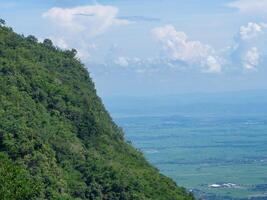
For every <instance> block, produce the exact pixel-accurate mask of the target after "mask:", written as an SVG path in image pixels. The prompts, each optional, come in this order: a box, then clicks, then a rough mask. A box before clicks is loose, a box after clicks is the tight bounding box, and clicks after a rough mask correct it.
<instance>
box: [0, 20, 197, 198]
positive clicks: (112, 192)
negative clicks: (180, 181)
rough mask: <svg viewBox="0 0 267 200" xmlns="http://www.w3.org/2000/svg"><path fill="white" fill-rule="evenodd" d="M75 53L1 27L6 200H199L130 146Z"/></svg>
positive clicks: (0, 187)
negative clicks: (195, 199)
mask: <svg viewBox="0 0 267 200" xmlns="http://www.w3.org/2000/svg"><path fill="white" fill-rule="evenodd" d="M76 53H77V52H76V50H74V49H72V50H61V49H59V48H57V47H55V46H54V45H53V43H52V41H51V40H49V39H45V40H44V41H43V42H42V43H39V42H38V41H37V39H36V38H35V37H34V36H27V37H25V36H23V35H18V34H16V33H14V32H13V30H12V29H11V28H9V27H7V26H5V24H4V21H3V20H1V21H0V120H1V123H0V159H1V164H0V199H3V200H7V199H8V200H9V199H17V200H20V199H21V200H22V199H60V200H61V199H62V200H70V199H75V200H78V199H96V200H100V199H122V200H128V199H129V200H130V199H131V200H135V199H136V200H139V199H144V200H145V199H151V200H152V199H153V200H157V199H159V200H168V199H169V200H174V199H177V200H180V199H181V200H191V199H194V197H193V195H192V194H190V193H188V192H187V191H186V190H185V189H184V188H180V187H177V185H176V184H175V183H174V182H173V181H172V180H171V179H170V178H167V177H165V176H164V175H162V174H160V173H159V171H158V170H157V169H156V168H154V167H153V166H151V165H150V164H149V163H148V162H147V161H146V160H145V158H144V156H143V154H142V153H141V152H139V151H138V150H136V149H134V148H133V147H132V146H131V145H130V144H129V143H126V142H125V140H124V136H123V131H122V129H121V128H120V127H118V126H117V125H116V124H115V123H114V122H113V120H112V118H111V117H110V115H109V113H108V111H107V110H106V109H105V107H104V105H103V103H102V101H101V99H100V98H99V97H98V96H97V94H96V89H95V86H94V83H93V81H92V79H91V78H90V76H89V73H88V72H87V70H86V68H85V66H84V65H83V64H82V63H81V62H80V60H78V59H77V58H76Z"/></svg>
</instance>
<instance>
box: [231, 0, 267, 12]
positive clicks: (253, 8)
mask: <svg viewBox="0 0 267 200" xmlns="http://www.w3.org/2000/svg"><path fill="white" fill-rule="evenodd" d="M228 6H229V7H231V8H236V9H238V10H239V11H240V12H243V13H265V12H267V0H238V1H233V2H231V3H229V4H228Z"/></svg>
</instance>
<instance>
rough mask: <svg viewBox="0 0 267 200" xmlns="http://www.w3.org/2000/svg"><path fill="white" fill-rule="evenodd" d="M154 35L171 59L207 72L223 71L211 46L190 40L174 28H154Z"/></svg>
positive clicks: (169, 26)
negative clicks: (196, 66) (198, 67)
mask: <svg viewBox="0 0 267 200" xmlns="http://www.w3.org/2000/svg"><path fill="white" fill-rule="evenodd" d="M152 34H153V35H154V37H155V38H156V39H157V40H158V41H159V42H160V43H161V44H162V45H163V49H164V50H165V51H166V52H167V54H168V56H169V57H170V58H171V59H173V60H178V61H183V62H185V63H186V64H188V65H194V66H195V65H198V66H200V67H202V68H204V71H205V72H214V73H218V72H220V71H221V65H220V62H219V60H218V59H217V56H215V55H214V54H215V53H214V50H213V49H212V48H211V47H210V46H209V45H205V44H202V43H201V42H199V41H191V40H189V39H188V36H187V35H186V34H185V33H184V32H179V31H176V29H175V27H174V26H172V25H167V26H163V27H157V28H154V29H153V30H152Z"/></svg>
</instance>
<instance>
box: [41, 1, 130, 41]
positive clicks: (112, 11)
mask: <svg viewBox="0 0 267 200" xmlns="http://www.w3.org/2000/svg"><path fill="white" fill-rule="evenodd" d="M118 12H119V10H118V8H117V7H114V6H104V5H87V6H78V7H73V8H60V7H54V8H51V9H50V10H48V11H47V12H45V13H43V18H45V19H49V20H51V21H52V22H53V23H54V24H56V25H57V26H59V27H61V28H64V29H66V30H68V31H71V32H76V33H77V32H84V33H86V34H87V35H88V36H96V35H98V34H101V33H103V32H104V31H106V30H107V29H109V28H111V27H112V26H121V25H127V24H129V23H130V21H129V20H126V19H119V18H118V17H117V15H118Z"/></svg>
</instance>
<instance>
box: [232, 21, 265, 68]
mask: <svg viewBox="0 0 267 200" xmlns="http://www.w3.org/2000/svg"><path fill="white" fill-rule="evenodd" d="M266 43H267V26H266V24H265V23H253V22H249V23H248V24H247V25H244V26H241V27H240V30H239V32H238V34H237V37H236V40H235V44H234V45H233V46H232V48H231V50H232V51H231V53H230V58H231V59H232V60H229V62H232V65H235V66H240V67H242V68H243V69H246V70H248V69H257V68H258V67H260V66H261V64H263V62H264V59H262V58H261V57H262V56H263V55H266V54H267V48H266V45H265V44H266Z"/></svg>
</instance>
